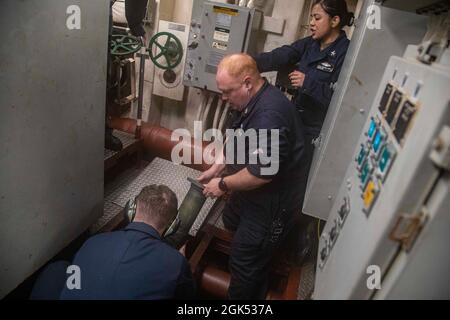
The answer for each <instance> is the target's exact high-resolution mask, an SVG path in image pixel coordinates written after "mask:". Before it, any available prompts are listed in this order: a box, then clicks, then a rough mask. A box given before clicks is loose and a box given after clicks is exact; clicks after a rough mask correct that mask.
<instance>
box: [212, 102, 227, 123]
mask: <svg viewBox="0 0 450 320" xmlns="http://www.w3.org/2000/svg"><path fill="white" fill-rule="evenodd" d="M224 104H225V102H224V101H222V103H217V108H216V112H215V113H214V121H213V125H212V127H213V129H219V119H220V116H221V114H222V110H224Z"/></svg>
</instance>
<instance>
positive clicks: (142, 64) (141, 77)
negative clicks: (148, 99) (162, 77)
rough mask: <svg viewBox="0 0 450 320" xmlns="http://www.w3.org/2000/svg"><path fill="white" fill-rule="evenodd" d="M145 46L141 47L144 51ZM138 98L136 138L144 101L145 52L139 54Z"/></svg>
mask: <svg viewBox="0 0 450 320" xmlns="http://www.w3.org/2000/svg"><path fill="white" fill-rule="evenodd" d="M145 49H146V48H145V47H144V48H143V49H142V51H143V52H145ZM139 62H140V63H139V100H138V109H137V126H136V132H135V136H136V139H140V138H141V123H142V104H143V101H144V80H145V79H144V74H145V53H141V54H140V55H139Z"/></svg>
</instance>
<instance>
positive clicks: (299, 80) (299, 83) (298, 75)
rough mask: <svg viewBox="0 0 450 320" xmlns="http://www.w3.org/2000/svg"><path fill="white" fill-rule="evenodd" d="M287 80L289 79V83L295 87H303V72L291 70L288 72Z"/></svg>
mask: <svg viewBox="0 0 450 320" xmlns="http://www.w3.org/2000/svg"><path fill="white" fill-rule="evenodd" d="M289 80H291V84H292V86H293V87H295V88H301V87H303V82H305V74H304V73H302V72H300V71H297V70H296V71H293V72H291V73H289Z"/></svg>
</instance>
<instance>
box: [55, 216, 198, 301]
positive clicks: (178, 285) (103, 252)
mask: <svg viewBox="0 0 450 320" xmlns="http://www.w3.org/2000/svg"><path fill="white" fill-rule="evenodd" d="M72 264H73V265H77V266H78V267H79V268H80V270H81V289H80V290H78V289H72V290H69V289H68V288H67V287H66V286H64V289H63V291H62V293H61V299H102V300H103V299H108V300H109V299H114V300H115V299H121V300H128V299H151V300H161V299H191V298H193V297H194V281H193V278H192V274H191V270H190V267H189V265H188V263H187V261H186V259H185V258H184V257H183V256H182V255H181V253H179V252H178V251H177V250H175V249H174V248H172V247H170V246H169V245H168V244H166V243H164V242H163V241H162V240H161V237H160V236H159V234H158V232H157V231H156V230H155V229H154V228H152V227H151V226H150V225H148V224H145V223H142V222H133V223H130V224H129V225H128V226H127V227H126V228H125V229H124V230H120V231H115V232H109V233H103V234H99V235H96V236H94V237H92V238H90V239H89V240H88V241H86V243H85V244H84V245H83V246H82V247H81V249H80V250H79V251H78V253H77V254H76V256H75V259H74V261H73V262H72Z"/></svg>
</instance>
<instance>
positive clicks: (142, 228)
mask: <svg viewBox="0 0 450 320" xmlns="http://www.w3.org/2000/svg"><path fill="white" fill-rule="evenodd" d="M125 230H133V231H139V232H143V233H145V234H148V235H149V236H150V237H152V238H155V239H158V240H161V236H160V235H159V233H158V231H156V229H155V228H153V227H152V226H151V225H149V224H146V223H144V222H132V223H130V224H129V225H128V226H126V228H125Z"/></svg>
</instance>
